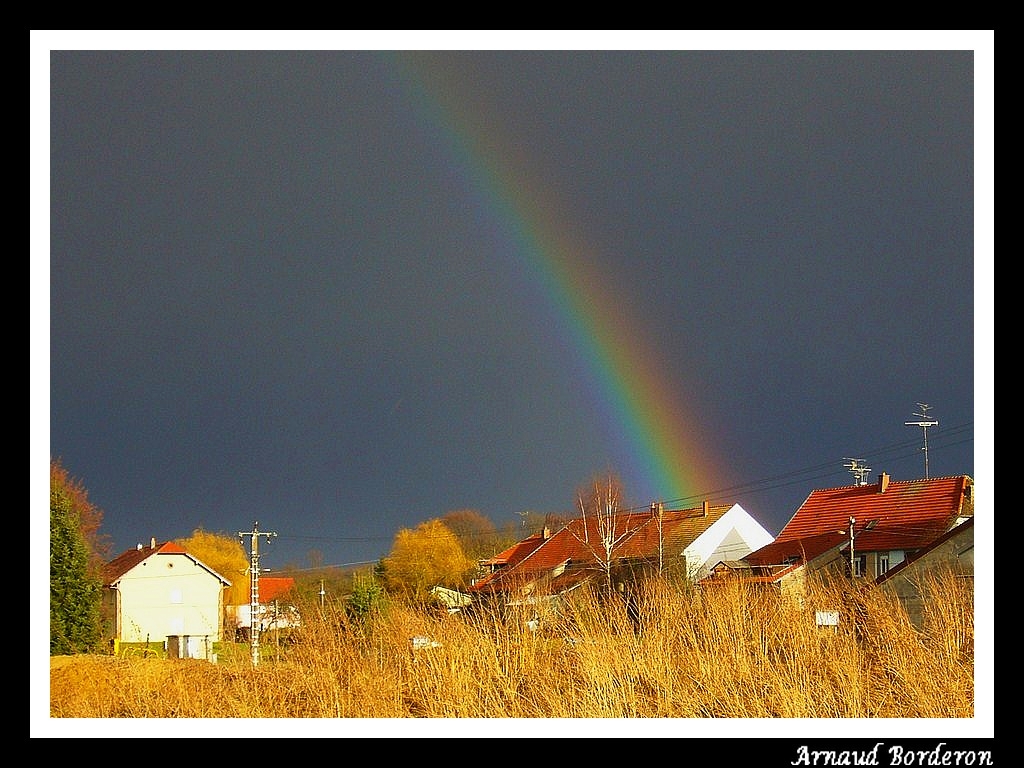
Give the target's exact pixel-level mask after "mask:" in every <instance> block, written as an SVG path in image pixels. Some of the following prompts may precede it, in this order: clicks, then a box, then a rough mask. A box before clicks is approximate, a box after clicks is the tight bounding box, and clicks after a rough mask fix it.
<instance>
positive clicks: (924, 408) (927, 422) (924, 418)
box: [903, 403, 939, 480]
mask: <svg viewBox="0 0 1024 768" xmlns="http://www.w3.org/2000/svg"><path fill="white" fill-rule="evenodd" d="M917 407H918V408H920V409H921V412H920V413H915V414H914V415H915V416H917V417H918V418H919V419H921V420H920V421H905V422H903V423H904V424H905V425H906V426H908V427H920V428H921V429H922V430H923V431H924V448H922V449H921V450H923V451H924V476H925V479H926V480H927V479H928V427H934V426H936V425H938V423H939V422H938V420H937V419H929V418H928V409H929V408H931V406H930V405H928V404H927V403H918V404H917Z"/></svg>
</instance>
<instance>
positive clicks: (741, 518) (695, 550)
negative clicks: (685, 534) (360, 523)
mask: <svg viewBox="0 0 1024 768" xmlns="http://www.w3.org/2000/svg"><path fill="white" fill-rule="evenodd" d="M774 540H775V537H774V536H772V535H771V534H770V533H768V531H766V530H765V529H764V527H763V526H762V525H761V524H760V523H759V522H757V520H755V519H754V518H752V517H751V516H750V515H749V514H748V513H747V511H746V510H745V509H743V507H741V506H740V505H739V504H733V505H732V506H731V507H729V509H728V511H726V512H725V514H723V515H722V516H721V517H719V518H718V519H717V520H715V521H714V522H713V523H712V524H711V525H709V526H708V527H707V528H705V529H704V531H703V533H701V534H700V535H699V536H698V537H697V538H696V539H694V540H693V541H692V542H690V544H689V545H688V546H687V547H686V548H685V549H684V550H683V557H684V558H686V572H687V573H688V574H690V576H691V577H692V578H693V580H694V581H700V580H701V579H703V578H705V577H706V576H708V574H710V572H711V569H712V568H713V567H714V566H715V565H717V564H718V563H719V562H723V561H730V560H740V559H742V558H744V557H746V556H747V555H749V554H750V553H751V552H756V551H757V550H759V549H760V548H761V547H764V546H767V545H768V544H771V543H772V542H773V541H774Z"/></svg>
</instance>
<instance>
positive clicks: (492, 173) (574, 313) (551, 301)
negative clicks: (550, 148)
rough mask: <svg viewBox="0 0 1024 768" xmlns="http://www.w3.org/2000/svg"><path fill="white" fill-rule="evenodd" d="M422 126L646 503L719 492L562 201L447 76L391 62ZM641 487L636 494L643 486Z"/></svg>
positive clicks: (711, 469)
mask: <svg viewBox="0 0 1024 768" xmlns="http://www.w3.org/2000/svg"><path fill="white" fill-rule="evenodd" d="M387 61H388V63H389V67H390V68H391V69H392V71H393V72H395V73H396V74H397V76H398V79H399V82H400V84H401V86H402V87H403V88H404V89H405V91H406V93H407V97H408V99H409V100H410V101H411V102H412V104H413V106H414V108H415V109H416V110H417V112H418V114H419V115H420V116H421V118H422V119H423V120H424V121H425V122H426V123H427V124H428V125H429V126H430V127H432V128H433V129H436V130H437V131H438V132H439V136H438V139H439V141H441V142H442V143H443V144H445V145H446V149H447V151H449V152H450V153H451V154H452V157H453V159H454V161H455V162H457V163H459V164H460V165H461V169H462V171H463V173H464V177H465V179H466V180H467V183H468V184H471V185H472V186H473V187H474V190H473V191H474V193H475V194H477V195H479V196H480V197H481V199H482V202H483V204H484V206H485V207H486V209H487V210H489V211H490V212H491V214H492V215H493V216H495V217H496V218H497V219H498V220H499V221H500V222H503V223H504V224H505V226H506V227H507V231H508V232H509V233H510V236H511V239H512V241H513V245H514V246H515V248H514V251H515V252H516V253H517V254H518V256H519V263H518V264H517V265H515V266H516V267H517V268H519V269H522V270H523V271H524V272H525V274H526V277H527V279H528V280H529V281H530V282H531V283H532V284H533V285H535V286H536V287H537V288H538V289H539V290H540V291H541V292H542V294H543V296H544V297H545V299H546V301H547V303H548V305H549V307H550V309H551V311H552V312H553V313H554V314H555V315H556V316H557V322H556V323H555V325H556V326H557V330H558V332H559V333H560V334H561V335H562V336H563V339H562V341H563V343H564V344H566V345H567V346H568V348H570V349H571V350H573V351H574V353H576V354H577V355H579V357H580V359H581V360H582V361H583V368H584V379H585V381H586V384H587V387H588V389H589V390H590V392H591V397H592V398H593V399H594V402H595V404H596V406H597V407H598V408H599V409H600V410H601V414H602V416H603V417H604V419H605V421H606V423H607V425H608V428H609V429H610V431H611V433H612V439H614V440H616V441H617V442H619V443H621V444H623V446H624V448H625V450H623V451H622V453H623V455H624V456H625V457H626V459H625V461H627V462H628V463H629V465H630V466H628V467H626V468H625V470H624V471H622V470H618V469H617V468H616V471H619V472H620V474H621V476H622V477H623V479H624V480H625V479H628V481H629V482H628V483H627V485H628V487H627V489H626V490H627V492H629V493H639V494H640V496H639V497H638V503H647V501H657V500H660V501H664V502H666V503H669V504H672V503H676V504H684V503H689V502H691V501H693V500H696V499H699V498H707V497H708V496H709V495H710V493H712V492H711V491H710V489H713V488H719V487H720V486H719V485H718V484H717V483H718V481H719V477H718V475H717V471H716V470H715V467H716V466H717V465H716V463H715V462H713V461H712V460H711V459H710V457H709V454H710V453H711V451H710V446H709V445H708V443H707V441H706V440H705V439H704V438H703V437H702V434H703V430H701V429H698V428H695V427H696V425H697V424H698V422H697V421H696V420H695V419H694V418H693V416H692V412H691V411H688V410H687V409H686V408H684V404H683V402H682V401H681V395H682V393H680V392H679V391H678V388H677V387H678V385H677V384H675V383H674V382H668V381H666V380H664V378H659V373H661V372H662V370H663V366H662V365H660V364H659V362H660V360H659V354H658V350H656V349H653V348H652V347H651V346H650V345H649V344H648V343H646V342H645V340H644V334H643V332H642V331H641V330H640V326H639V325H638V324H637V323H636V322H635V320H634V319H633V318H632V317H630V316H628V307H624V306H623V302H620V301H617V300H616V299H615V295H614V293H613V292H612V291H610V290H609V288H608V286H607V285H606V282H605V281H604V280H603V279H602V275H600V274H598V272H597V271H596V270H595V269H594V268H593V266H592V263H591V261H590V260H588V259H587V258H586V254H588V253H594V252H597V251H596V248H595V247H594V246H593V245H592V244H590V243H588V242H587V241H586V238H585V237H584V236H583V235H582V234H581V233H579V232H574V231H573V229H574V228H573V226H572V224H571V217H570V216H567V215H562V214H560V213H559V212H558V211H559V206H558V204H557V203H558V201H557V200H555V199H552V196H551V195H550V194H547V193H546V190H545V189H544V188H543V187H542V186H541V185H539V184H536V183H534V182H532V181H531V179H530V177H529V173H528V168H529V162H528V161H527V160H526V158H523V157H516V155H515V152H514V150H513V146H514V145H513V143H512V142H504V143H503V142H502V141H501V139H500V137H499V136H496V135H495V132H494V129H493V127H491V128H489V130H488V133H487V136H486V137H484V136H482V135H479V134H477V133H474V131H473V130H472V128H471V126H473V125H475V124H476V123H477V121H475V120H473V119H471V118H472V116H471V114H470V113H469V112H467V111H466V110H467V106H466V105H465V104H459V103H455V102H454V101H452V100H451V99H450V98H446V94H449V93H453V92H455V91H456V89H453V88H448V87H445V84H444V83H445V82H446V81H445V79H444V78H445V77H446V76H447V74H446V73H442V72H439V71H436V70H433V69H432V70H430V71H429V72H427V71H425V70H424V69H423V68H416V67H414V66H411V65H409V63H408V60H406V59H404V58H402V57H401V56H399V55H394V56H391V57H389V58H388V59H387ZM634 484H635V485H634Z"/></svg>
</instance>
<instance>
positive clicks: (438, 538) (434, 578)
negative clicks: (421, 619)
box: [381, 519, 475, 600]
mask: <svg viewBox="0 0 1024 768" xmlns="http://www.w3.org/2000/svg"><path fill="white" fill-rule="evenodd" d="M381 563H382V565H383V566H384V583H385V585H386V586H387V588H388V589H389V590H390V591H392V592H398V593H405V594H406V595H408V596H409V597H411V598H413V599H414V600H426V599H427V596H428V594H429V592H430V589H431V587H435V586H442V587H449V588H452V589H458V588H459V587H462V586H464V585H465V583H466V579H467V578H468V577H469V576H470V575H471V574H472V572H473V570H474V568H475V564H474V562H473V560H472V559H470V557H469V556H468V555H467V554H466V552H465V550H464V549H463V548H462V545H461V544H460V543H459V539H458V537H457V536H456V535H455V534H454V533H452V531H451V529H450V528H448V526H446V525H445V524H444V523H443V522H441V521H440V520H438V519H433V520H427V521H426V522H423V523H420V524H419V525H418V526H417V527H416V528H415V529H409V528H403V529H401V530H400V531H399V532H398V533H397V534H396V535H395V541H394V544H393V545H392V547H391V553H390V554H389V555H387V556H386V557H384V558H383V560H382V561H381Z"/></svg>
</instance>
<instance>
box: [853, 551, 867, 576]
mask: <svg viewBox="0 0 1024 768" xmlns="http://www.w3.org/2000/svg"><path fill="white" fill-rule="evenodd" d="M867 564H868V557H867V555H860V556H859V557H855V558H853V575H854V576H863V575H864V572H865V571H866V570H867Z"/></svg>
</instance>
